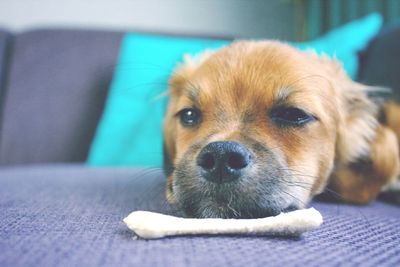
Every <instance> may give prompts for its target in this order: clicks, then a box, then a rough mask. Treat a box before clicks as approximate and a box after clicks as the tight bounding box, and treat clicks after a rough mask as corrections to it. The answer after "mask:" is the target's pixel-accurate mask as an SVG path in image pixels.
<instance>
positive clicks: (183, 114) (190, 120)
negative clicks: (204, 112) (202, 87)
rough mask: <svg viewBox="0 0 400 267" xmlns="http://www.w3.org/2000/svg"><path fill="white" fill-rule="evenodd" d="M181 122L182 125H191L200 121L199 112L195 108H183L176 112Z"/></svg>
mask: <svg viewBox="0 0 400 267" xmlns="http://www.w3.org/2000/svg"><path fill="white" fill-rule="evenodd" d="M178 116H179V118H180V120H181V124H182V125H183V126H184V127H193V126H196V125H197V124H199V123H200V119H201V113H200V111H199V110H198V109H195V108H185V109H182V110H181V111H179V112H178Z"/></svg>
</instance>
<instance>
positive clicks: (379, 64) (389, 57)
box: [358, 23, 400, 102]
mask: <svg viewBox="0 0 400 267" xmlns="http://www.w3.org/2000/svg"><path fill="white" fill-rule="evenodd" d="M399 62H400V23H398V24H397V25H392V26H391V27H387V28H385V29H384V30H383V31H382V32H381V33H380V34H378V35H377V36H376V37H375V38H374V39H373V40H372V41H371V42H370V44H369V46H368V48H367V49H366V50H365V51H363V52H362V53H361V54H360V70H359V73H358V80H359V81H361V82H363V83H366V84H369V85H377V86H385V87H388V88H390V89H392V92H393V93H392V94H391V95H390V96H389V97H390V98H391V99H395V100H397V101H398V102H400V67H399Z"/></svg>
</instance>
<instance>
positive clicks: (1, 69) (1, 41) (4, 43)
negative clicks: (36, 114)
mask: <svg viewBox="0 0 400 267" xmlns="http://www.w3.org/2000/svg"><path fill="white" fill-rule="evenodd" d="M11 40H12V35H11V34H10V33H9V32H7V31H5V30H2V29H0V131H1V113H2V109H3V105H4V102H3V100H4V99H3V97H4V86H5V82H6V81H5V79H6V75H7V70H8V59H9V51H10V48H11ZM0 147H1V145H0Z"/></svg>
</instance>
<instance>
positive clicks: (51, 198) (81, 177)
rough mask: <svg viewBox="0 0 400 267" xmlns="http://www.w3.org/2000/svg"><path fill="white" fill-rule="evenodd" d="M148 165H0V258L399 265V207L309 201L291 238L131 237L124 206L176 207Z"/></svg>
mask: <svg viewBox="0 0 400 267" xmlns="http://www.w3.org/2000/svg"><path fill="white" fill-rule="evenodd" d="M164 190H165V178H164V177H163V175H162V173H161V171H159V170H155V169H149V170H138V169H124V168H121V169H115V168H101V169H100V168H86V167H82V166H74V165H58V166H57V165H56V166H36V167H23V168H15V167H14V168H12V167H7V168H2V169H1V170H0V211H1V216H0V251H1V253H0V266H2V267H8V266H10V267H11V266H12V267H18V266H31V267H35V266H40V267H46V266H51V267H55V266H87V267H90V266H121V267H122V266H141V267H147V266H149V267H150V266H151V267H157V266H164V267H168V266H173V267H180V266H194V267H196V266H202V267H203V266H219V267H224V266H229V267H235V266H248V267H251V266H398V265H399V263H400V231H399V229H400V220H399V218H400V209H399V207H398V206H393V205H390V204H386V203H383V202H378V201H377V202H374V203H372V204H370V205H367V206H351V205H343V204H334V203H322V202H313V203H312V204H311V206H313V207H315V208H316V209H318V210H319V211H320V212H321V213H322V215H323V217H324V223H323V224H322V226H321V227H320V228H319V229H318V230H315V231H313V232H310V233H307V234H305V235H303V236H302V237H301V238H298V239H291V238H277V237H266V236H217V237H213V236H194V237H187V236H186V237H171V238H165V239H160V240H142V239H137V240H134V239H133V234H132V232H131V231H130V230H128V229H127V227H126V226H125V225H124V223H123V222H122V219H123V218H124V217H125V216H126V215H128V214H129V213H130V212H131V211H133V210H149V211H156V212H162V213H166V214H173V215H175V214H177V213H176V212H175V211H174V209H173V208H171V207H170V206H168V205H167V204H166V200H165V198H164Z"/></svg>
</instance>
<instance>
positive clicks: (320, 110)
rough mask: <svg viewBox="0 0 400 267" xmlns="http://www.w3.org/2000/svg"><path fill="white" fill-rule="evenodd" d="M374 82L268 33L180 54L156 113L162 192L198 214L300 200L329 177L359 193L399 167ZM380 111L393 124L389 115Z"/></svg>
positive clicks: (297, 204)
mask: <svg viewBox="0 0 400 267" xmlns="http://www.w3.org/2000/svg"><path fill="white" fill-rule="evenodd" d="M373 90H374V88H370V87H367V86H365V85H362V84H359V83H356V82H353V81H352V80H351V79H349V77H348V76H347V75H346V74H345V72H344V71H343V69H342V68H341V66H340V64H339V63H337V62H336V61H334V60H331V59H329V58H327V57H324V56H322V57H321V56H317V55H315V54H313V53H310V52H301V51H298V50H296V49H295V48H292V47H291V46H289V45H286V44H283V43H279V42H274V41H263V42H235V43H233V44H232V45H230V46H228V47H226V48H222V49H220V50H218V51H216V52H208V53H205V54H203V55H201V56H200V57H199V58H197V59H188V60H186V62H185V63H184V64H183V65H181V66H180V67H179V68H178V69H177V70H176V72H175V74H174V75H173V76H172V78H171V80H170V103H169V106H168V109H167V114H166V117H165V128H164V150H165V157H164V158H165V164H164V165H165V170H166V174H167V176H168V185H167V198H168V200H169V201H170V202H171V203H175V204H177V206H178V207H179V208H180V209H181V210H182V211H184V212H185V214H186V215H187V216H190V217H200V218H202V217H221V218H257V217H265V216H271V215H276V214H279V213H280V212H282V211H290V210H295V209H300V208H303V207H304V206H305V205H307V203H308V202H309V201H310V200H311V199H312V198H313V197H314V196H315V195H317V194H319V193H321V192H322V191H323V190H324V188H325V187H326V186H328V185H329V187H330V188H331V190H332V191H334V192H336V193H337V194H338V195H340V196H341V198H342V199H343V200H345V201H349V202H353V203H359V204H364V203H368V202H369V201H371V200H372V199H374V198H375V197H376V196H377V194H378V193H379V192H380V191H381V189H382V187H383V186H385V185H386V184H388V183H389V182H390V181H392V180H393V179H395V178H396V176H397V175H398V173H399V151H398V142H397V138H396V133H395V132H394V131H393V130H392V129H390V128H389V127H388V126H387V125H384V124H383V123H382V122H380V121H379V120H378V119H379V118H378V117H379V114H380V113H379V108H378V106H377V104H375V103H374V101H372V99H370V98H369V97H368V93H369V92H371V91H373ZM393 108H396V106H388V108H387V109H393ZM386 111H388V110H386ZM392 113H393V112H392ZM381 117H384V118H385V121H386V122H388V121H390V120H392V121H390V123H389V124H391V125H392V128H394V127H393V125H396V122H393V120H396V116H393V115H390V112H389V115H388V114H387V112H386V113H383V115H381ZM397 120H398V119H397ZM399 125H400V124H397V128H399ZM396 130H397V133H400V130H399V129H396Z"/></svg>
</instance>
